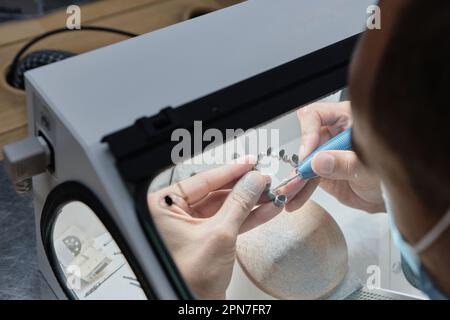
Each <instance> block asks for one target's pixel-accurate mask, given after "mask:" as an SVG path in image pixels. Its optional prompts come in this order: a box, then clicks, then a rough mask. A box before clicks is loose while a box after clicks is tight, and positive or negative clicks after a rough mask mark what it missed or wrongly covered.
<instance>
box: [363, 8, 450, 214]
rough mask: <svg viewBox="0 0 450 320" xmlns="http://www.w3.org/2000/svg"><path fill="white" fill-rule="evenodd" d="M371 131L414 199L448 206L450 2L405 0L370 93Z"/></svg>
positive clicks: (440, 210) (437, 208)
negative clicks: (392, 159) (402, 172)
mask: <svg viewBox="0 0 450 320" xmlns="http://www.w3.org/2000/svg"><path fill="white" fill-rule="evenodd" d="M370 100H371V102H370V107H369V109H370V110H369V113H368V115H369V119H370V123H371V127H373V129H374V130H375V133H376V134H377V135H378V136H379V137H380V138H381V139H383V142H385V143H386V145H387V147H388V148H389V149H390V151H391V152H393V154H394V155H395V156H396V157H397V159H398V160H399V161H400V162H401V163H402V165H403V166H404V168H405V170H406V173H407V175H408V179H409V181H410V183H411V185H412V188H413V190H414V192H415V193H416V194H417V197H418V199H419V201H420V202H421V203H422V204H423V206H424V207H425V208H427V209H428V210H430V211H433V212H434V213H435V214H441V213H443V212H444V211H445V210H447V209H448V208H449V207H450V1H448V0H441V1H424V0H409V2H408V4H406V5H405V8H404V9H403V10H402V12H401V14H400V15H399V17H397V18H396V22H395V26H394V28H393V29H392V32H391V34H390V39H389V42H388V44H387V47H386V49H385V51H384V53H383V56H382V60H381V63H380V66H379V68H378V70H377V74H376V78H375V82H374V86H373V88H372V91H371V97H370Z"/></svg>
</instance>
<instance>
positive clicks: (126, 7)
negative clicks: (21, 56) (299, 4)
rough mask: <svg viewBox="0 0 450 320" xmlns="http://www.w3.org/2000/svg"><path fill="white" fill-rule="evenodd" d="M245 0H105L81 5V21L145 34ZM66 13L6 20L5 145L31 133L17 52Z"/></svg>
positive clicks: (100, 36)
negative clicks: (12, 79)
mask: <svg viewBox="0 0 450 320" xmlns="http://www.w3.org/2000/svg"><path fill="white" fill-rule="evenodd" d="M242 1H243V0H132V1H123V0H101V1H98V2H95V3H91V4H86V5H83V6H81V22H82V25H96V26H105V27H114V28H117V29H122V30H126V31H129V32H133V33H137V34H143V33H147V32H150V31H153V30H156V29H160V28H163V27H166V26H169V25H171V24H174V23H177V22H181V21H183V20H186V19H188V18H189V17H191V16H192V15H194V16H195V15H196V14H197V13H201V12H204V11H209V10H211V11H212V10H217V9H220V8H224V7H226V6H229V5H233V4H236V3H239V2H242ZM66 19H67V13H66V11H65V10H59V11H56V12H53V13H51V14H48V15H45V16H43V17H39V18H36V19H31V20H26V21H20V22H11V23H5V24H3V25H0V149H2V148H3V146H4V145H5V144H8V143H10V142H13V141H16V140H18V139H22V138H24V137H25V136H26V135H27V116H26V106H25V94H24V92H23V91H21V90H18V89H15V88H13V87H11V86H10V85H9V84H8V83H7V82H6V78H5V75H6V73H7V71H8V68H9V65H10V64H11V62H12V59H13V57H14V55H15V54H16V52H17V51H18V50H19V49H20V48H21V47H22V46H23V45H24V44H25V43H27V42H28V41H29V40H30V39H32V38H33V37H36V36H37V35H39V34H41V33H44V32H46V31H49V30H52V29H56V28H62V27H65V24H66ZM123 39H124V37H123V36H120V35H116V34H111V33H104V32H76V33H70V32H67V33H62V34H58V35H55V36H52V37H49V38H46V39H44V40H43V41H41V42H39V43H37V44H36V45H34V46H33V47H32V48H31V49H30V50H29V51H30V52H31V51H34V50H37V49H44V48H45V49H59V50H66V51H70V52H75V53H81V52H86V51H90V50H93V49H96V48H100V47H103V46H106V45H109V44H112V43H115V42H118V41H121V40H123ZM1 158H2V155H1V153H0V159H1Z"/></svg>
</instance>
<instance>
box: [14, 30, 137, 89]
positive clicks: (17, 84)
mask: <svg viewBox="0 0 450 320" xmlns="http://www.w3.org/2000/svg"><path fill="white" fill-rule="evenodd" d="M69 31H71V32H79V31H101V32H110V33H116V34H120V35H123V36H126V37H130V38H132V37H136V36H137V34H135V33H131V32H127V31H123V30H119V29H114V28H109V27H99V26H83V27H82V28H81V29H74V30H71V29H67V28H60V29H54V30H51V31H48V32H45V33H43V34H41V35H39V36H37V37H36V38H34V39H32V40H31V41H29V42H28V43H27V44H25V45H24V46H23V47H22V48H21V49H20V50H19V51H18V52H17V54H16V55H15V57H14V59H13V62H12V64H11V67H10V69H9V72H8V75H7V81H8V83H9V84H10V85H11V86H13V87H14V88H17V89H22V90H23V89H25V80H24V74H25V72H27V71H28V70H31V69H34V68H38V67H41V66H44V65H47V64H50V63H53V62H57V61H61V60H64V59H67V58H69V57H72V56H75V55H76V54H75V53H72V52H68V51H62V50H38V51H35V52H32V53H30V54H28V55H27V56H25V58H23V59H21V57H22V55H23V54H24V53H25V52H26V51H27V50H28V49H29V48H30V47H31V46H33V45H34V44H35V43H37V42H39V41H41V40H42V39H44V38H47V37H50V36H53V35H55V34H58V33H63V32H69Z"/></svg>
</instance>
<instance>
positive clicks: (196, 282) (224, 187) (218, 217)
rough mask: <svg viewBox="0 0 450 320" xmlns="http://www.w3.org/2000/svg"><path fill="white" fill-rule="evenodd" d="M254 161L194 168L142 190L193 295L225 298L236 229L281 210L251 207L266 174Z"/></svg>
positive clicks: (269, 205) (266, 179) (271, 206)
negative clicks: (160, 185)
mask: <svg viewBox="0 0 450 320" xmlns="http://www.w3.org/2000/svg"><path fill="white" fill-rule="evenodd" d="M254 161H255V160H254V159H253V160H251V161H245V162H246V163H245V164H242V162H241V161H239V162H240V164H236V163H235V164H229V165H225V166H222V167H219V168H217V169H213V170H210V171H206V172H203V173H199V174H197V175H195V176H193V177H191V178H188V179H186V180H183V181H181V182H178V183H176V184H174V185H172V186H169V187H167V188H165V189H162V190H160V191H158V192H154V193H150V194H149V195H148V205H149V209H150V212H151V215H152V217H153V219H154V221H155V223H156V225H157V226H158V228H159V230H160V231H161V234H162V236H163V238H164V240H165V243H166V245H167V246H168V248H169V250H170V252H171V254H172V256H173V257H174V260H175V262H176V264H177V266H178V268H179V269H180V272H181V273H182V275H183V277H184V279H185V280H186V281H187V283H188V285H189V287H190V289H191V290H192V291H193V292H194V294H195V295H196V296H197V297H198V298H201V299H224V298H225V291H226V289H227V287H228V285H229V283H230V281H231V275H232V271H233V265H234V261H235V256H236V240H237V236H238V234H239V233H242V232H245V231H248V230H250V229H252V228H254V227H256V226H258V225H260V224H262V223H264V222H266V221H268V220H270V219H272V218H273V217H274V216H276V215H277V214H278V213H280V212H281V208H277V207H275V205H274V204H273V203H264V204H261V205H259V206H258V207H256V205H257V204H258V200H259V199H260V197H261V195H262V193H263V191H264V189H265V187H266V185H267V184H268V183H270V178H269V177H266V176H263V175H261V174H260V173H258V172H256V171H251V170H252V169H253V167H254V165H255V162H254ZM242 176H244V177H242ZM241 177H242V178H241ZM233 186H234V187H233ZM231 188H233V189H232V190H230V189H231ZM255 207H256V208H255Z"/></svg>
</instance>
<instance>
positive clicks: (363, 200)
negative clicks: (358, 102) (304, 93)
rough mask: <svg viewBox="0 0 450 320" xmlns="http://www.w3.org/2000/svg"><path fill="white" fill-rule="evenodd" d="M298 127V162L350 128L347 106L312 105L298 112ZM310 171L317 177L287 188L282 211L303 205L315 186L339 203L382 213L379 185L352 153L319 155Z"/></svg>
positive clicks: (350, 117) (344, 103)
mask: <svg viewBox="0 0 450 320" xmlns="http://www.w3.org/2000/svg"><path fill="white" fill-rule="evenodd" d="M297 114H298V118H299V121H300V126H301V139H302V142H301V146H300V151H299V158H300V161H301V160H302V159H304V158H305V157H306V156H308V155H309V154H310V153H311V152H312V151H314V150H315V149H316V148H317V147H318V146H319V145H321V144H322V143H324V142H326V141H327V140H329V139H330V138H331V137H333V136H335V135H337V134H338V133H340V132H341V131H343V130H344V129H346V128H348V127H349V126H350V125H351V120H352V113H351V105H350V102H341V103H315V104H312V105H310V106H306V107H304V108H302V109H300V110H299V111H298V113H297ZM312 169H313V170H314V172H315V173H316V174H317V175H318V176H319V177H321V178H320V179H313V180H311V181H308V182H305V181H302V180H297V181H294V182H293V183H290V184H288V185H287V186H286V187H285V189H284V190H283V192H286V193H287V194H288V201H289V199H291V200H290V201H289V202H288V204H287V205H286V210H288V211H293V210H296V209H298V208H299V207H301V206H302V205H303V203H304V202H305V201H306V200H307V198H309V196H310V195H311V193H312V192H313V191H314V189H315V188H316V187H317V185H318V184H319V185H320V187H321V188H322V189H324V190H325V191H327V192H328V193H330V194H332V195H333V196H334V197H336V198H337V199H338V200H339V201H340V202H341V203H343V204H345V205H348V206H350V207H352V208H357V209H362V210H365V211H367V212H372V213H374V212H382V211H385V207H384V201H383V198H382V196H381V190H380V181H379V179H378V178H377V177H376V176H374V175H372V174H371V173H370V172H369V171H368V170H367V169H366V168H365V166H364V165H363V164H362V163H361V162H360V161H359V159H358V157H357V155H356V154H355V152H353V151H322V152H319V153H317V154H316V155H315V156H314V158H313V161H312Z"/></svg>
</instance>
